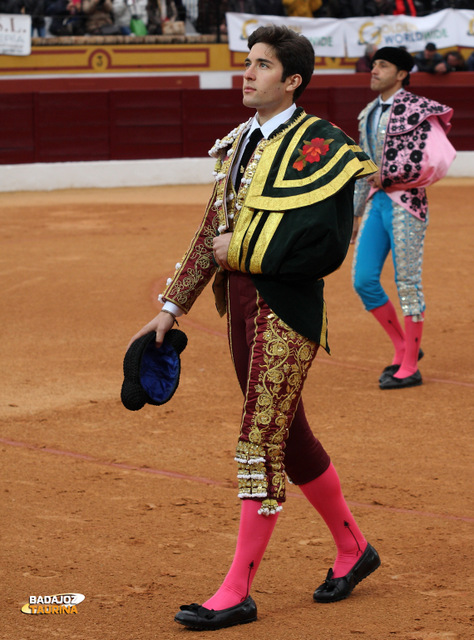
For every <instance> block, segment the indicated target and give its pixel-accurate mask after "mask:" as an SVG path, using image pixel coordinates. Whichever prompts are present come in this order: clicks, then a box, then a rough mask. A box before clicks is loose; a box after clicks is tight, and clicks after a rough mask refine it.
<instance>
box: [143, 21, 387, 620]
mask: <svg viewBox="0 0 474 640" xmlns="http://www.w3.org/2000/svg"><path fill="white" fill-rule="evenodd" d="M248 45H249V50H250V51H249V54H248V57H247V59H246V63H245V66H246V70H245V73H244V77H243V102H244V105H246V106H247V107H249V108H254V109H255V110H256V113H255V115H254V116H253V117H252V118H250V120H248V121H247V122H245V123H243V124H241V125H240V126H238V127H236V128H235V129H234V130H233V131H231V132H230V133H229V134H228V135H227V136H225V137H224V138H222V139H220V140H217V141H216V143H215V145H214V146H213V148H212V149H211V151H210V154H211V156H213V157H215V158H216V165H215V172H214V174H215V185H214V189H213V193H212V196H211V198H210V201H209V204H208V206H207V209H206V212H205V215H204V218H203V220H202V222H201V224H200V226H199V227H198V229H197V231H196V233H195V235H194V238H193V239H192V241H191V244H190V246H189V248H188V250H187V251H186V253H185V255H184V258H183V259H182V260H181V261H180V262H179V263H178V264H177V265H176V271H175V273H174V275H173V276H172V277H170V279H169V280H168V283H167V286H166V289H165V291H164V292H163V294H162V295H161V296H160V300H161V301H162V302H163V308H162V310H161V312H160V313H159V314H158V315H157V316H156V317H155V318H154V319H153V320H152V321H151V322H149V323H148V324H147V325H145V326H144V327H143V329H142V330H141V331H140V332H138V334H136V335H135V336H134V337H133V338H132V340H135V339H136V338H137V337H140V336H141V335H143V334H144V333H147V332H149V331H151V330H154V331H156V341H157V346H158V347H159V346H160V345H161V343H162V341H163V338H164V336H165V334H166V332H167V331H168V330H169V329H171V328H172V326H173V324H174V321H175V319H176V317H178V316H180V315H182V314H183V313H188V312H189V311H190V310H191V307H192V305H193V303H194V302H195V300H196V299H197V297H198V296H199V294H200V293H201V292H202V290H203V289H204V287H205V286H206V285H207V284H208V283H209V282H210V281H211V280H212V279H214V280H213V289H214V294H215V300H216V306H217V310H218V311H219V313H220V314H221V315H224V314H227V324H228V336H229V345H230V350H231V355H232V359H233V363H234V366H235V370H236V373H237V377H238V380H239V383H240V386H241V389H242V393H243V396H244V401H243V410H242V420H241V424H240V435H239V439H238V443H237V448H236V455H235V460H236V462H237V479H238V495H239V498H241V517H240V527H239V532H238V538H237V548H236V551H235V556H234V560H233V562H232V566H231V568H230V570H229V571H228V573H227V575H226V577H225V579H224V581H223V583H222V585H221V586H220V587H219V589H218V590H217V591H216V593H215V594H214V595H213V596H212V597H210V598H208V599H207V600H206V601H205V602H204V603H203V604H202V605H198V604H191V605H183V606H182V607H181V610H180V611H179V612H178V613H177V614H176V617H175V620H176V621H177V622H178V623H180V624H183V625H185V626H187V627H189V628H193V629H202V630H206V629H219V628H223V627H228V626H232V625H235V624H242V623H247V622H252V621H253V620H255V619H256V618H257V607H256V604H255V602H254V600H253V598H252V597H251V595H250V588H251V585H252V581H253V578H254V576H255V573H256V571H257V569H258V566H259V564H260V561H261V559H262V557H263V554H264V552H265V549H266V546H267V544H268V541H269V540H270V537H271V534H272V531H273V529H274V526H275V524H276V522H277V519H278V517H279V512H280V511H281V509H282V504H283V503H284V502H285V485H286V478H287V477H288V478H289V479H290V480H291V482H293V483H294V484H296V485H298V486H299V487H300V489H301V491H302V492H303V494H304V495H305V497H306V498H307V499H308V501H309V503H310V504H311V505H312V507H314V508H315V509H316V510H317V511H318V513H319V514H320V515H321V517H322V518H323V520H324V522H325V523H326V525H327V526H328V528H329V530H330V532H331V534H332V537H333V539H334V542H335V545H336V549H337V556H336V559H335V561H334V564H333V566H332V568H331V569H329V572H328V575H327V578H326V580H325V581H324V582H323V583H322V584H321V585H320V586H319V587H318V588H317V589H316V590H315V592H314V594H313V600H314V601H315V602H336V601H338V600H342V599H343V598H346V597H347V596H348V595H349V594H350V593H351V592H352V590H353V588H354V587H355V586H356V584H358V583H359V582H360V581H361V580H363V579H364V578H365V577H367V576H368V575H369V574H370V573H372V572H373V571H374V570H375V569H376V568H377V567H378V566H379V564H380V559H379V556H378V554H377V552H376V550H375V549H374V548H373V547H372V546H371V545H370V544H369V543H368V542H367V540H366V539H365V537H364V535H363V534H362V532H361V531H360V529H359V527H358V526H357V523H356V522H355V520H354V517H353V516H352V514H351V512H350V510H349V508H348V506H347V504H346V501H345V499H344V497H343V494H342V491H341V486H340V482H339V478H338V475H337V473H336V470H335V468H334V466H333V464H332V463H331V460H330V458H329V455H328V454H327V452H326V451H325V449H324V448H323V446H322V444H321V443H320V441H319V440H318V439H317V438H316V437H315V436H314V434H313V432H312V430H311V428H310V426H309V424H308V421H307V419H306V416H305V412H304V407H303V402H302V400H301V393H302V389H303V385H304V382H305V379H306V377H307V374H308V371H309V369H310V366H311V364H312V362H313V360H314V358H315V356H316V352H317V350H318V348H319V346H322V347H323V348H324V349H326V350H327V351H329V347H328V341H327V322H326V308H325V303H324V298H323V287H324V282H323V278H324V277H325V276H327V275H328V274H330V273H331V272H333V271H334V270H336V269H337V268H338V267H339V266H340V265H341V264H342V262H343V260H344V258H345V256H346V253H347V250H348V247H349V243H350V238H351V232H352V223H353V192H354V182H355V180H356V179H358V178H361V177H364V176H367V175H369V174H371V173H373V172H375V171H376V169H377V168H376V166H375V165H374V164H373V163H372V161H371V160H370V159H369V158H368V156H367V155H366V154H365V153H364V152H362V151H361V149H360V148H359V147H358V146H357V145H356V144H355V143H354V141H353V140H352V139H351V138H349V137H348V136H347V135H345V133H344V132H343V131H341V130H340V129H338V128H337V127H336V126H334V125H332V124H330V123H329V122H327V121H325V120H322V119H320V118H317V117H315V116H310V115H308V114H307V113H305V111H304V110H303V109H302V108H299V107H297V106H296V104H295V100H296V99H297V98H298V97H299V96H300V95H301V93H302V92H303V90H304V88H305V87H306V86H307V84H308V83H309V81H310V79H311V76H312V73H313V70H314V50H313V47H312V45H311V43H310V42H309V41H308V40H307V39H306V38H305V37H304V36H301V35H298V34H296V33H295V32H293V31H291V30H289V29H287V28H286V27H275V26H273V25H271V26H268V27H261V28H259V29H257V30H256V31H254V32H253V33H252V35H251V36H250V38H249V41H248ZM218 431H219V427H218V425H215V427H214V428H213V435H212V438H211V437H209V443H210V448H212V447H213V446H216V444H215V443H216V441H217V440H218ZM198 595H199V594H198Z"/></svg>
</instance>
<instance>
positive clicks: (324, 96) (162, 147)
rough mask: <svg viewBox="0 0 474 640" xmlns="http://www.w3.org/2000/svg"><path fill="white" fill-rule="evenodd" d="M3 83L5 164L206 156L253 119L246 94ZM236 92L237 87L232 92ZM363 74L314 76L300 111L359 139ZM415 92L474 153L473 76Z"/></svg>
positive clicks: (135, 82)
mask: <svg viewBox="0 0 474 640" xmlns="http://www.w3.org/2000/svg"><path fill="white" fill-rule="evenodd" d="M105 80H106V79H96V80H94V81H91V79H87V81H85V82H84V84H83V85H82V84H81V82H80V81H78V80H77V79H76V80H75V82H74V90H73V91H71V90H70V88H71V87H70V86H69V85H68V81H67V80H64V79H63V80H59V79H58V80H57V81H55V82H53V81H51V80H48V81H45V82H47V84H44V85H43V84H42V83H41V80H35V81H34V84H32V83H31V82H30V83H28V84H26V83H25V81H16V82H18V83H19V84H18V85H17V86H15V84H14V83H15V81H4V82H2V83H1V86H0V163H1V164H18V163H33V162H68V161H90V160H128V159H153V158H179V157H202V156H206V155H207V151H208V149H209V148H210V147H211V146H212V144H213V142H214V140H215V139H216V138H217V137H221V136H223V135H225V134H226V133H227V132H228V131H229V130H230V129H232V128H233V127H234V126H235V125H236V124H237V123H239V122H242V121H243V120H245V119H247V118H248V117H249V115H250V111H249V110H248V109H246V108H245V107H243V105H242V104H241V96H240V89H238V88H235V89H222V90H219V89H205V90H199V89H194V88H183V89H165V88H152V87H153V84H152V82H151V81H150V79H147V82H144V79H130V78H123V79H120V78H114V79H113V81H105ZM237 82H238V83H239V84H240V80H237V81H236V83H237ZM368 83H369V77H368V75H366V74H348V75H331V76H330V75H320V76H317V75H315V76H314V77H313V80H312V82H311V85H310V87H308V89H307V90H306V92H305V94H304V96H303V99H302V100H301V102H300V104H301V106H303V107H304V108H305V109H306V110H307V111H308V112H309V113H314V114H316V115H318V116H320V117H322V118H325V119H328V120H330V121H331V122H334V123H336V124H337V125H338V126H340V127H341V128H342V129H344V130H345V131H346V132H347V133H348V134H349V135H351V136H352V137H354V138H356V139H357V114H358V113H359V111H360V109H361V108H362V107H363V106H364V105H365V104H366V103H367V102H368V101H369V100H372V99H373V98H374V97H375V95H374V93H373V92H371V91H370V89H369V88H368ZM410 88H411V90H412V91H413V92H414V93H420V94H423V95H425V96H427V97H429V98H433V99H435V100H438V101H440V102H443V103H446V104H449V105H450V106H452V107H453V108H454V117H453V128H452V131H451V133H450V139H451V141H452V143H453V145H454V146H455V147H456V149H457V150H459V151H466V150H467V151H473V150H474V124H473V107H472V105H473V104H474V73H468V72H466V73H461V72H459V73H456V74H451V75H450V76H449V77H446V78H433V77H431V76H427V74H413V77H412V85H411V87H410Z"/></svg>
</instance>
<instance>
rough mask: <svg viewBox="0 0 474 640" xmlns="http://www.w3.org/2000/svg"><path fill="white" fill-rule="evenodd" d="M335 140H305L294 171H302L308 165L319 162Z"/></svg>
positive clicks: (299, 150)
mask: <svg viewBox="0 0 474 640" xmlns="http://www.w3.org/2000/svg"><path fill="white" fill-rule="evenodd" d="M332 141H333V140H332V139H330V140H324V139H323V138H313V139H312V140H311V142H308V140H303V142H304V144H303V148H302V149H298V153H299V155H298V158H297V159H296V160H295V162H294V163H293V169H296V170H297V171H301V170H302V169H303V168H304V167H305V166H306V163H307V162H309V163H313V162H319V161H320V160H321V156H325V155H326V153H327V152H328V151H329V145H330V144H331V142H332Z"/></svg>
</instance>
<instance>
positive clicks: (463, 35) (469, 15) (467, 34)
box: [457, 9, 474, 48]
mask: <svg viewBox="0 0 474 640" xmlns="http://www.w3.org/2000/svg"><path fill="white" fill-rule="evenodd" d="M457 13H458V14H459V42H458V45H459V46H460V47H473V48H474V11H467V10H466V9H461V10H460V11H458V12H457Z"/></svg>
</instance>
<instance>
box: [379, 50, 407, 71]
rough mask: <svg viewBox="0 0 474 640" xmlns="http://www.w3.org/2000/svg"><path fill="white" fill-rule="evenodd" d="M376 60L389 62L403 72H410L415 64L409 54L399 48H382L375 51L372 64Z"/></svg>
mask: <svg viewBox="0 0 474 640" xmlns="http://www.w3.org/2000/svg"><path fill="white" fill-rule="evenodd" d="M376 60H386V61H387V62H391V63H392V64H394V65H395V66H396V67H398V68H399V69H403V71H408V73H410V71H411V70H412V69H413V65H414V64H415V60H414V58H413V56H412V55H411V53H408V51H406V50H405V49H400V48H399V47H382V48H381V49H377V51H376V52H375V55H374V57H373V58H372V64H373V63H374V62H375V61H376Z"/></svg>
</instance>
